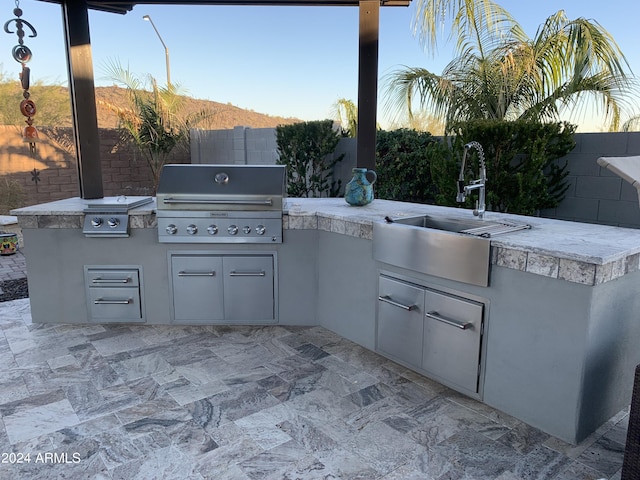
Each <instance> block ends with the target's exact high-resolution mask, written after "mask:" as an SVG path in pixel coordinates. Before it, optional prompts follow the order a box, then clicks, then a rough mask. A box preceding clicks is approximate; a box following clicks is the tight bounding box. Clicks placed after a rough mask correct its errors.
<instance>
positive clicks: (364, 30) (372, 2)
mask: <svg viewBox="0 0 640 480" xmlns="http://www.w3.org/2000/svg"><path fill="white" fill-rule="evenodd" d="M359 8H360V30H359V50H358V132H357V139H356V144H357V159H356V165H357V166H358V167H361V168H367V169H371V170H373V169H374V168H375V166H376V124H377V104H378V42H379V36H380V35H379V33H380V1H379V0H360V6H359Z"/></svg>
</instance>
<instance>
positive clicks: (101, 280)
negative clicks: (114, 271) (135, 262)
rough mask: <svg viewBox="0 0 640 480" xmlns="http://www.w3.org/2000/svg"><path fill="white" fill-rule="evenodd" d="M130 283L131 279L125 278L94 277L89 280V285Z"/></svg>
mask: <svg viewBox="0 0 640 480" xmlns="http://www.w3.org/2000/svg"><path fill="white" fill-rule="evenodd" d="M130 281H131V277H127V278H100V277H96V278H94V279H93V280H91V283H129V282H130Z"/></svg>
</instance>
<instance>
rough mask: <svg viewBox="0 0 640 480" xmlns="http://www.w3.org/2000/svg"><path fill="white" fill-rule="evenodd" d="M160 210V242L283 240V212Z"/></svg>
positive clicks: (260, 241)
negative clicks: (228, 212) (230, 212)
mask: <svg viewBox="0 0 640 480" xmlns="http://www.w3.org/2000/svg"><path fill="white" fill-rule="evenodd" d="M177 213H178V212H177V211H175V210H173V211H171V212H170V213H167V212H161V211H158V215H157V218H158V239H159V241H160V242H161V243H282V214H281V213H280V212H260V213H259V215H257V214H256V213H255V212H233V215H229V214H226V213H224V212H197V211H196V212H193V211H181V212H179V213H180V215H177Z"/></svg>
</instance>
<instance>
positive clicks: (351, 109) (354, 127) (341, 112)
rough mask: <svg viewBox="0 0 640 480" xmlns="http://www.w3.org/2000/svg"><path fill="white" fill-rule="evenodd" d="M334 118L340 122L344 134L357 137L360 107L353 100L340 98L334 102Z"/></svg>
mask: <svg viewBox="0 0 640 480" xmlns="http://www.w3.org/2000/svg"><path fill="white" fill-rule="evenodd" d="M332 116H333V118H334V119H335V120H336V121H337V122H338V123H340V125H341V128H342V132H343V135H344V136H346V137H352V138H353V137H355V136H356V133H357V132H358V107H357V106H356V104H355V103H353V101H352V100H347V99H346V98H340V99H338V100H337V101H336V103H334V104H333V111H332Z"/></svg>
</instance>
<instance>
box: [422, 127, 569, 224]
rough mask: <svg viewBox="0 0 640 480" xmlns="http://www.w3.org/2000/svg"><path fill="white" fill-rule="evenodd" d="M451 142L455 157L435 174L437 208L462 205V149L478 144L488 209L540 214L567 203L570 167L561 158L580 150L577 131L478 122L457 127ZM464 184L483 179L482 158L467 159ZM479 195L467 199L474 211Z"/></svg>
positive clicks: (439, 164)
mask: <svg viewBox="0 0 640 480" xmlns="http://www.w3.org/2000/svg"><path fill="white" fill-rule="evenodd" d="M452 132H453V133H454V134H455V136H454V137H453V138H452V139H451V149H452V152H453V154H452V156H451V157H450V158H445V157H441V158H438V159H436V160H435V161H434V162H433V163H432V165H431V175H432V177H433V181H434V183H435V185H436V189H437V192H436V194H435V197H436V203H438V204H439V205H449V206H455V205H458V204H457V203H456V202H455V199H456V191H457V187H456V180H457V179H458V174H459V168H460V166H459V165H460V162H461V159H462V152H463V146H464V144H465V143H467V142H470V141H472V140H475V141H477V142H479V143H480V144H481V145H482V147H483V149H484V154H485V161H486V168H487V187H486V192H487V210H493V211H499V212H506V213H514V214H522V215H535V214H537V213H538V212H539V211H540V210H541V209H545V208H554V207H556V206H557V205H558V204H559V203H560V202H561V201H562V199H563V198H564V194H565V193H566V191H567V188H568V185H567V184H566V176H567V175H568V173H569V172H568V171H567V170H566V167H567V165H566V162H565V163H564V164H562V165H560V164H558V159H559V158H561V157H564V156H565V155H567V154H568V153H569V152H570V151H571V150H573V148H574V147H575V140H574V138H573V134H574V132H575V126H574V125H571V124H568V123H566V122H559V123H539V122H530V121H515V122H508V121H502V120H473V121H469V122H464V123H460V124H458V125H456V126H455V127H454V128H453V129H452ZM468 160H471V161H468V162H467V165H466V169H465V170H466V175H465V181H466V182H468V181H469V180H471V179H477V178H479V173H478V172H479V170H478V162H477V157H476V155H475V154H474V155H473V156H472V157H470V158H468ZM476 198H477V194H476V193H474V194H472V195H469V196H468V197H467V201H466V204H465V206H466V207H469V208H470V207H472V206H473V204H474V202H475V200H476Z"/></svg>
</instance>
